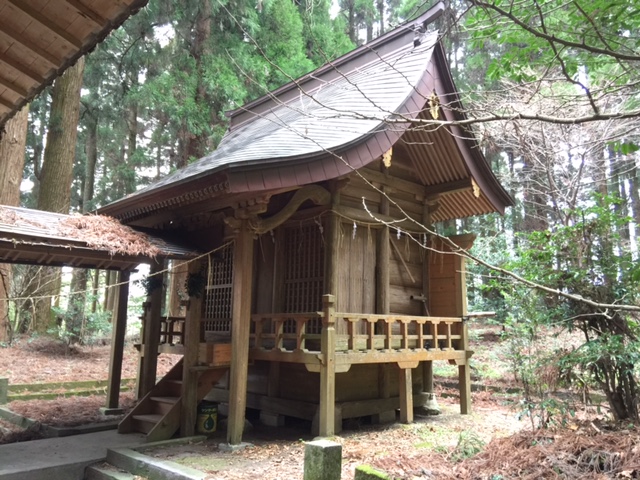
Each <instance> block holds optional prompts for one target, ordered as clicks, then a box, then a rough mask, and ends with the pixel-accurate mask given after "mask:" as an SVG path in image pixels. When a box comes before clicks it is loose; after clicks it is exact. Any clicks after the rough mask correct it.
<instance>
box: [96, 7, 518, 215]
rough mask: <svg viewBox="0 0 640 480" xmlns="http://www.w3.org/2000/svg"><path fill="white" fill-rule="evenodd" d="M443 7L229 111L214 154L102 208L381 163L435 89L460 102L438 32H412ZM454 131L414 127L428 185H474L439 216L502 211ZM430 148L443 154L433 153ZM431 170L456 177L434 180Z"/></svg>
mask: <svg viewBox="0 0 640 480" xmlns="http://www.w3.org/2000/svg"><path fill="white" fill-rule="evenodd" d="M442 8H443V7H442V6H441V5H438V6H436V7H434V8H433V9H431V10H430V11H429V12H427V13H425V14H424V15H423V16H421V17H420V18H418V19H417V20H415V21H413V22H410V23H407V24H405V25H403V26H401V27H399V28H397V29H396V30H393V31H391V32H389V33H387V34H385V35H383V36H382V37H379V38H378V39H376V40H374V41H373V42H371V43H369V44H367V45H364V46H362V47H359V48H358V49H356V50H354V51H352V52H351V53H349V54H347V55H345V56H343V57H341V58H339V59H337V60H336V61H334V62H332V63H330V64H327V65H325V66H323V67H321V68H319V69H318V70H316V71H314V72H311V73H310V74H308V75H306V76H304V77H302V78H300V79H298V80H296V81H294V82H291V83H289V84H287V85H285V86H283V87H281V88H279V89H278V90H276V91H274V92H271V93H270V94H268V95H265V96H264V97H262V98H260V99H258V100H256V101H254V102H251V103H249V104H247V105H245V106H244V107H242V108H239V109H237V110H235V111H234V112H231V113H230V117H231V125H230V128H229V131H228V132H227V134H226V135H225V137H224V138H223V139H222V141H221V143H220V145H219V146H218V148H217V149H216V150H215V151H214V152H212V153H211V154H209V155H207V156H205V157H204V158H202V159H200V160H198V161H196V162H194V163H193V164H191V165H189V166H187V167H185V168H183V169H181V170H179V171H177V172H175V173H173V174H171V175H169V176H167V177H165V178H163V179H161V180H160V181H158V182H156V183H154V184H153V185H150V186H148V187H146V188H145V189H143V190H140V191H138V192H136V193H134V194H132V195H130V196H128V197H126V198H124V199H122V200H119V201H117V202H114V203H112V204H111V205H108V206H106V207H104V208H103V209H101V212H103V213H107V214H109V215H112V216H115V217H117V218H120V219H121V220H123V221H125V222H127V221H132V220H135V219H138V218H142V217H144V216H147V215H151V214H153V212H155V211H158V210H162V209H165V208H171V206H173V205H184V204H187V203H190V202H196V201H200V200H204V199H206V198H213V197H219V196H224V195H229V194H241V193H245V192H256V193H257V192H261V191H267V190H275V189H283V188H285V189H286V188H291V187H295V186H301V185H305V184H310V183H316V182H322V181H325V180H329V179H332V178H336V177H339V176H341V175H345V174H348V173H351V172H352V171H353V170H354V169H358V168H361V167H363V166H366V165H367V164H369V163H371V162H373V161H375V160H376V159H378V158H380V156H381V155H382V154H383V153H384V152H386V151H387V150H389V148H390V147H392V146H393V145H394V144H395V143H396V142H398V140H399V139H400V138H401V137H402V136H403V135H406V134H408V133H409V132H414V131H415V129H413V128H409V127H410V126H411V125H410V123H409V122H403V120H412V119H416V118H418V117H421V118H428V117H425V115H427V116H428V114H426V113H425V108H426V109H427V110H428V105H427V104H428V99H429V97H430V95H432V94H433V93H434V92H436V93H437V95H438V97H439V99H440V102H441V103H442V104H444V103H449V102H455V101H457V95H456V94H455V91H454V90H453V83H452V82H451V79H450V76H449V72H448V68H447V66H446V63H444V56H443V54H442V47H441V46H440V45H439V43H438V39H437V33H435V32H434V33H430V34H421V35H420V34H417V33H416V31H420V30H422V31H424V30H423V29H424V27H425V26H426V24H427V23H428V22H429V21H431V19H432V18H433V17H434V15H435V14H437V13H439V12H440V11H441V10H442ZM444 110H446V108H445V109H444ZM445 115H453V112H449V113H448V114H445ZM456 133H457V135H453V136H452V135H451V133H450V131H449V130H445V129H433V128H432V129H425V130H419V131H415V135H418V136H420V137H421V144H422V145H423V147H422V148H421V149H419V150H418V151H416V152H415V153H414V154H412V155H411V156H412V161H413V163H414V164H415V168H416V171H417V172H418V177H419V180H420V182H421V183H422V184H423V185H425V186H429V185H438V184H449V183H451V182H456V181H460V180H464V179H468V180H469V182H468V184H467V187H468V188H467V193H466V194H465V193H460V192H456V193H454V194H452V195H448V196H447V198H448V199H450V201H449V203H450V205H447V200H445V201H443V203H444V204H445V205H444V207H445V208H444V209H441V212H442V213H441V214H440V215H441V216H442V218H434V220H436V221H437V220H441V219H445V218H456V217H463V216H468V215H474V214H480V213H488V212H491V211H498V212H502V211H504V208H505V206H507V205H510V204H511V199H510V198H509V196H508V195H507V194H506V192H505V191H504V190H503V189H502V187H501V186H500V185H499V183H498V182H497V180H496V179H495V177H494V176H493V174H492V173H491V170H490V169H489V168H488V166H487V165H486V161H485V160H484V158H483V157H482V155H481V154H480V152H479V150H478V149H477V147H476V146H475V143H474V142H473V139H471V138H468V137H469V135H466V134H464V132H461V131H458V132H456ZM422 137H424V138H422ZM434 142H436V143H438V145H439V151H437V150H436V149H429V148H428V145H430V144H433V143H434ZM411 143H412V144H413V142H411ZM431 170H433V171H438V170H440V171H442V172H446V171H447V170H449V171H450V172H451V173H450V174H446V173H443V174H442V175H440V176H436V177H433V178H432V176H430V175H429V174H428V173H426V172H429V171H431ZM421 172H425V173H424V174H422V173H421ZM471 179H473V182H475V183H476V184H477V185H478V186H479V188H480V191H481V195H480V198H478V196H477V195H474V193H473V189H472V188H471V187H472V183H473V182H472V181H471ZM447 212H448V213H447ZM437 215H438V214H436V217H437Z"/></svg>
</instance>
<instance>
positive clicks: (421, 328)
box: [417, 319, 425, 350]
mask: <svg viewBox="0 0 640 480" xmlns="http://www.w3.org/2000/svg"><path fill="white" fill-rule="evenodd" d="M417 322H418V346H417V349H418V350H419V349H422V348H424V324H425V321H424V320H422V319H420V320H417Z"/></svg>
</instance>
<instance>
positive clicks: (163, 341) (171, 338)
mask: <svg viewBox="0 0 640 480" xmlns="http://www.w3.org/2000/svg"><path fill="white" fill-rule="evenodd" d="M183 340H184V317H161V318H160V343H159V344H160V345H171V346H173V345H182V344H183Z"/></svg>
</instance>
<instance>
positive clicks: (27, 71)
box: [0, 55, 46, 84]
mask: <svg viewBox="0 0 640 480" xmlns="http://www.w3.org/2000/svg"><path fill="white" fill-rule="evenodd" d="M0 62H2V63H5V64H7V65H9V66H10V67H11V68H13V69H14V70H16V71H18V72H20V73H22V74H23V75H25V76H27V77H29V78H30V79H31V80H33V81H34V82H36V83H37V84H42V83H44V82H45V80H46V79H45V78H44V77H43V76H41V75H39V74H37V73H36V72H34V71H33V70H31V69H30V68H29V67H27V66H26V65H23V64H22V63H20V62H18V61H16V60H14V59H12V58H9V57H7V56H6V55H2V56H0Z"/></svg>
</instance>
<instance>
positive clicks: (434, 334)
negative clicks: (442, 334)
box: [429, 322, 440, 350]
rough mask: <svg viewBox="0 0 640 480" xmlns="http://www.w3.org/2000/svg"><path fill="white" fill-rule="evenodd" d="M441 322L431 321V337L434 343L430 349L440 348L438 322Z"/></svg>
mask: <svg viewBox="0 0 640 480" xmlns="http://www.w3.org/2000/svg"><path fill="white" fill-rule="evenodd" d="M439 323H440V322H431V338H432V340H431V341H432V345H431V348H430V349H429V350H438V348H439V346H438V324H439Z"/></svg>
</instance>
